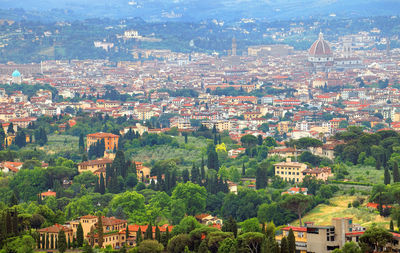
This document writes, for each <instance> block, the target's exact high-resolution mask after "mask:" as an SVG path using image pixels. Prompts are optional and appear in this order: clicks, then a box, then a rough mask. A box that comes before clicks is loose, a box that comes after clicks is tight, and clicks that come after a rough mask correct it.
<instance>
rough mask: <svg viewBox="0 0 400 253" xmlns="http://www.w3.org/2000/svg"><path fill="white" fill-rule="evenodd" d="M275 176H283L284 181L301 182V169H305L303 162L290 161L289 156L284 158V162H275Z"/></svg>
mask: <svg viewBox="0 0 400 253" xmlns="http://www.w3.org/2000/svg"><path fill="white" fill-rule="evenodd" d="M274 168H275V176H278V177H281V178H283V179H284V180H285V181H292V182H296V183H297V182H302V181H303V173H302V172H303V171H304V170H305V169H307V165H306V164H304V163H298V162H292V160H291V159H290V158H286V162H280V163H276V164H275V165H274Z"/></svg>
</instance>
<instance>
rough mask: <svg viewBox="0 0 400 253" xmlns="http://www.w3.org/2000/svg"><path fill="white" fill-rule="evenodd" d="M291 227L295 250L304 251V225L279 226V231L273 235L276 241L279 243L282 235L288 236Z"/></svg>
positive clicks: (305, 231) (301, 252)
mask: <svg viewBox="0 0 400 253" xmlns="http://www.w3.org/2000/svg"><path fill="white" fill-rule="evenodd" d="M290 229H292V231H293V234H294V238H295V241H296V252H298V253H306V252H307V228H306V227H291V226H288V227H284V228H281V230H280V232H279V233H277V235H276V236H275V239H276V241H277V242H278V243H279V244H281V241H282V238H283V237H286V238H287V237H288V235H289V230H290Z"/></svg>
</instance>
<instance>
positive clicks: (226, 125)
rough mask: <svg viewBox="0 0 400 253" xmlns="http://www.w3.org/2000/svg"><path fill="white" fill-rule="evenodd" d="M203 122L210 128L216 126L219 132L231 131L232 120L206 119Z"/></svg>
mask: <svg viewBox="0 0 400 253" xmlns="http://www.w3.org/2000/svg"><path fill="white" fill-rule="evenodd" d="M202 124H203V125H204V126H206V127H207V128H208V129H213V128H214V126H215V128H216V129H217V130H218V132H223V131H231V122H230V121H228V120H217V121H206V122H203V123H202Z"/></svg>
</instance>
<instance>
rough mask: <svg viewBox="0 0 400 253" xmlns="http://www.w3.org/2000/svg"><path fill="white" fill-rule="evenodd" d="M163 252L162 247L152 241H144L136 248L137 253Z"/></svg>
mask: <svg viewBox="0 0 400 253" xmlns="http://www.w3.org/2000/svg"><path fill="white" fill-rule="evenodd" d="M163 251H164V246H163V245H162V244H161V243H159V242H157V241H154V240H144V241H142V242H141V243H140V245H139V247H138V248H137V252H138V253H161V252H163Z"/></svg>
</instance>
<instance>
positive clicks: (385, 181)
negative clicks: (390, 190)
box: [383, 168, 390, 185]
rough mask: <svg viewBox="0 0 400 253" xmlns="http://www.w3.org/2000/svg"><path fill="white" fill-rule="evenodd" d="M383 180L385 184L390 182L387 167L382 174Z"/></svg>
mask: <svg viewBox="0 0 400 253" xmlns="http://www.w3.org/2000/svg"><path fill="white" fill-rule="evenodd" d="M383 182H384V184H385V185H388V184H390V172H389V170H388V168H385V174H384V179H383Z"/></svg>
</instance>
